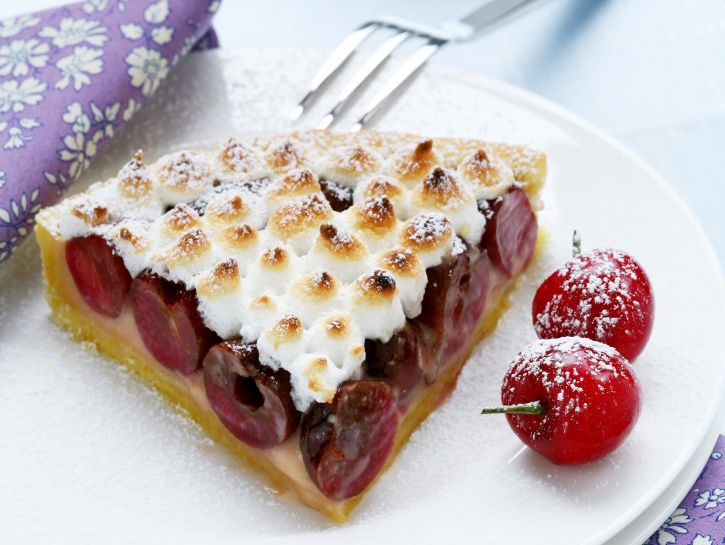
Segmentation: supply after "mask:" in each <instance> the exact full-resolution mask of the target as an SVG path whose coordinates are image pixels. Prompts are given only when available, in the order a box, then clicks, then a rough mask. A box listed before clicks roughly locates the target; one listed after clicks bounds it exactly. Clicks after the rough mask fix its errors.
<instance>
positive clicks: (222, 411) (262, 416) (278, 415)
mask: <svg viewBox="0 0 725 545" xmlns="http://www.w3.org/2000/svg"><path fill="white" fill-rule="evenodd" d="M203 369H204V386H205V387H206V395H207V398H208V399H209V404H210V405H211V407H212V409H214V412H215V413H216V414H217V416H219V420H221V422H222V424H224V426H226V428H227V429H228V430H229V431H230V432H232V433H233V434H234V436H235V437H237V438H238V439H239V440H241V441H244V442H245V443H247V444H248V445H251V446H253V447H256V448H270V447H273V446H274V445H277V444H279V443H281V442H282V441H284V440H285V439H287V438H288V437H289V436H290V435H291V434H292V432H294V431H295V429H297V425H298V424H299V421H300V413H299V411H298V410H297V409H296V408H295V406H294V403H293V402H292V393H291V392H292V385H291V383H290V375H289V373H288V372H287V371H285V370H284V369H279V370H277V371H274V370H272V369H271V368H269V367H267V366H265V365H262V364H261V363H260V362H259V352H258V351H257V346H256V344H249V343H243V342H242V341H238V340H237V341H225V342H222V343H219V344H217V345H216V346H214V347H213V348H212V349H211V350H209V352H208V354H207V355H206V358H204V363H203Z"/></svg>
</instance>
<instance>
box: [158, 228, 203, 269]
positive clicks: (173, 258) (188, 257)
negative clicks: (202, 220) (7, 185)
mask: <svg viewBox="0 0 725 545" xmlns="http://www.w3.org/2000/svg"><path fill="white" fill-rule="evenodd" d="M210 248H211V244H210V242H209V239H208V238H207V236H206V234H205V233H204V231H202V230H201V229H199V228H194V229H191V230H190V231H187V232H186V233H184V234H183V235H181V238H180V239H179V240H178V242H177V243H176V244H175V245H174V246H173V249H172V251H171V253H170V255H169V260H168V262H167V263H186V262H189V261H193V260H195V259H197V258H198V257H199V256H201V255H202V254H204V253H206V252H208V251H209V249H210Z"/></svg>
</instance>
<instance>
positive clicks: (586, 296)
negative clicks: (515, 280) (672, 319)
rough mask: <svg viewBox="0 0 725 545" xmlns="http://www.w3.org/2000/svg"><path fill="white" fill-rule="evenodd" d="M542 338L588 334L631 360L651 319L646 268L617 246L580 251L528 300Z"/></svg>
mask: <svg viewBox="0 0 725 545" xmlns="http://www.w3.org/2000/svg"><path fill="white" fill-rule="evenodd" d="M532 315H533V322H534V329H536V334H537V335H538V336H539V338H542V339H553V338H556V337H576V336H578V337H586V338H588V339H592V340H595V341H599V342H603V343H605V344H608V345H609V346H612V347H614V348H616V349H617V351H618V352H619V353H620V354H622V355H623V356H624V357H625V358H627V359H628V360H630V361H632V360H634V359H635V358H636V357H637V356H638V355H639V354H640V353H641V352H642V350H643V349H644V347H645V345H646V344H647V341H648V340H649V337H650V334H651V333H652V324H653V321H654V293H653V292H652V286H651V284H650V281H649V278H647V274H646V273H645V272H644V269H642V267H641V266H640V265H639V263H637V262H636V261H635V260H634V258H632V257H631V256H630V255H628V254H626V253H624V252H620V251H618V250H611V249H607V250H593V251H592V252H590V253H586V254H578V253H577V251H576V250H575V255H574V257H573V259H571V260H569V261H568V262H567V263H565V264H564V266H563V267H561V268H560V269H559V270H557V271H555V272H554V273H552V274H551V275H550V276H549V277H548V278H547V279H546V280H544V282H543V283H542V284H541V286H539V289H538V290H536V295H535V296H534V302H533V305H532Z"/></svg>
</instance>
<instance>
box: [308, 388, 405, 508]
mask: <svg viewBox="0 0 725 545" xmlns="http://www.w3.org/2000/svg"><path fill="white" fill-rule="evenodd" d="M397 429H398V411H397V406H396V403H395V393H394V392H393V390H392V389H391V388H390V386H388V385H387V384H385V383H384V382H380V381H376V380H354V381H350V382H345V383H343V384H342V385H341V386H340V387H339V388H338V390H337V393H336V394H335V398H334V399H333V401H332V403H331V404H330V403H315V404H313V405H312V407H310V409H309V410H308V411H307V412H306V413H305V415H304V416H303V417H302V423H301V424H300V450H301V451H302V458H303V460H304V462H305V467H306V468H307V473H308V474H309V475H310V478H311V479H312V481H313V482H314V483H315V484H316V485H317V487H318V488H319V489H320V491H321V492H322V493H323V494H324V495H325V496H327V497H328V498H331V499H333V500H343V499H346V498H351V497H353V496H357V495H358V494H360V493H361V492H362V491H363V490H365V488H366V487H367V486H368V485H369V484H370V483H372V482H373V481H374V480H375V477H376V476H377V475H378V473H380V470H381V469H382V468H383V465H385V460H387V459H388V455H389V454H390V451H391V450H392V449H393V441H394V439H395V433H396V431H397Z"/></svg>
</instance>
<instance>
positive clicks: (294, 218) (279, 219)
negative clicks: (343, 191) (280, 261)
mask: <svg viewBox="0 0 725 545" xmlns="http://www.w3.org/2000/svg"><path fill="white" fill-rule="evenodd" d="M331 217H332V208H331V207H330V204H329V203H328V202H327V200H326V199H325V198H324V197H323V196H322V195H320V194H318V193H315V194H314V195H307V196H304V197H296V198H294V199H292V200H291V201H289V202H288V203H287V204H285V205H282V206H279V207H277V208H275V209H274V211H273V212H272V215H271V216H270V218H269V221H268V223H267V229H268V230H269V231H270V232H271V233H272V234H273V235H274V236H276V237H278V238H280V239H281V240H284V241H286V242H289V243H290V244H291V245H292V247H293V248H295V250H296V251H298V252H299V253H306V252H307V250H309V248H310V245H311V244H312V240H313V238H314V236H315V233H316V231H317V228H318V227H319V225H320V224H321V223H323V222H324V221H325V220H327V219H329V218H331Z"/></svg>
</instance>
